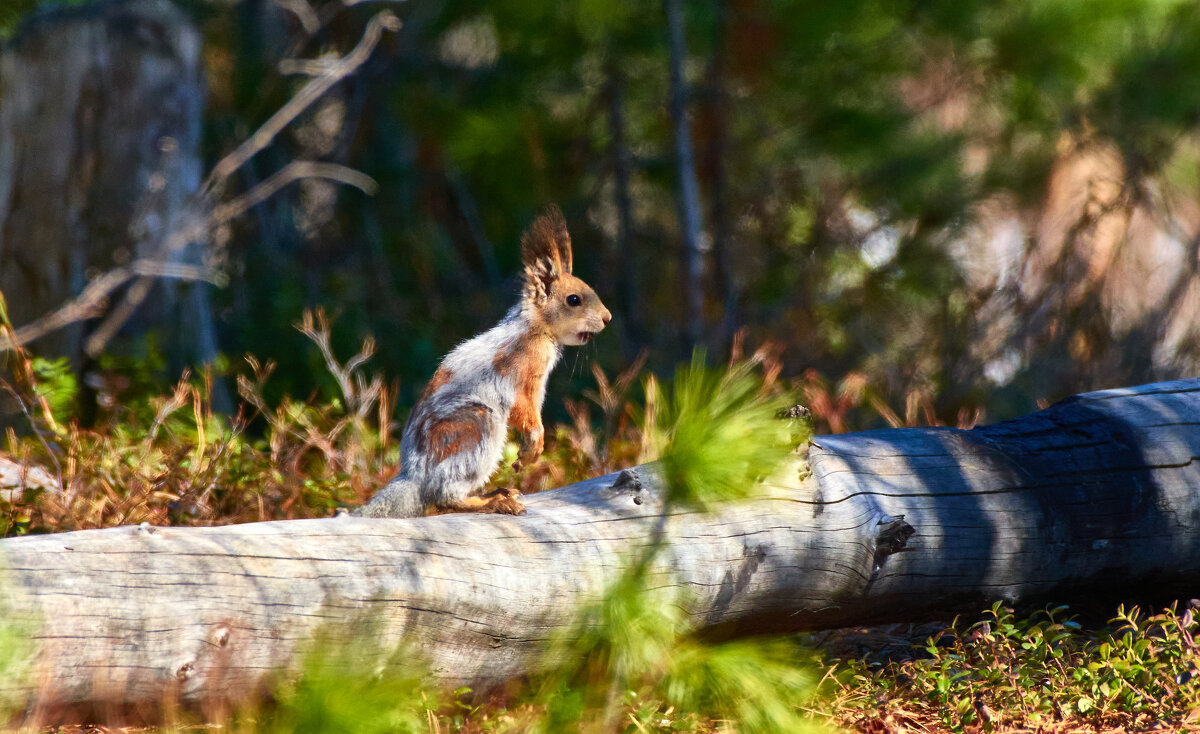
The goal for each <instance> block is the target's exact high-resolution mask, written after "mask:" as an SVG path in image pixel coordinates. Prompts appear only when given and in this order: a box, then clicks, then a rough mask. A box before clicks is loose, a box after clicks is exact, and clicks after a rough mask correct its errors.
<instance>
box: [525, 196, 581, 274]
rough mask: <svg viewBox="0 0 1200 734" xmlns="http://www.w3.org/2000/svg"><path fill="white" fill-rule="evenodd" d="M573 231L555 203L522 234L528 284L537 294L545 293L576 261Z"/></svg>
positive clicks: (569, 270) (568, 271)
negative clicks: (572, 239)
mask: <svg viewBox="0 0 1200 734" xmlns="http://www.w3.org/2000/svg"><path fill="white" fill-rule="evenodd" d="M572 261H573V257H572V255H571V235H570V234H568V233H567V222H566V220H565V219H563V215H562V212H561V211H560V210H559V208H558V207H557V206H555V205H553V204H551V205H550V206H549V207H547V208H546V211H545V212H543V213H542V215H541V216H539V217H538V218H537V219H535V220H533V224H531V225H529V229H527V230H525V234H524V235H522V236H521V262H522V264H524V266H525V284H526V286H527V287H528V288H530V289H532V291H533V293H534V294H535V295H538V296H541V297H545V296H547V295H549V293H550V287H551V285H553V283H554V281H556V280H558V278H559V277H560V276H562V274H563V273H570V272H571V269H572V265H573V262H572Z"/></svg>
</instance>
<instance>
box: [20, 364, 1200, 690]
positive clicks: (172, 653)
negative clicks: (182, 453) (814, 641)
mask: <svg viewBox="0 0 1200 734" xmlns="http://www.w3.org/2000/svg"><path fill="white" fill-rule="evenodd" d="M1197 456H1200V380H1186V381H1179V382H1170V383H1159V384H1154V385H1146V386H1142V387H1137V388H1130V389H1122V390H1112V391H1105V392H1097V393H1088V394H1085V395H1080V396H1077V397H1075V398H1072V399H1070V400H1067V401H1065V402H1063V403H1060V404H1058V405H1055V406H1053V407H1051V408H1049V409H1047V410H1044V411H1041V412H1038V413H1035V414H1032V415H1029V416H1026V417H1024V418H1021V419H1018V420H1015V421H1009V422H1006V423H1000V424H997V425H993V426H987V427H983V428H979V429H975V430H971V431H958V430H953V429H944V428H927V429H898V430H883V431H870V432H866V433H859V434H845V435H840V436H819V437H817V438H816V439H814V441H813V444H812V446H811V447H810V451H809V457H808V460H809V461H808V467H809V468H810V469H811V471H810V472H808V471H806V472H804V474H803V477H802V476H801V473H800V470H801V468H802V467H801V466H800V465H799V464H798V465H797V466H796V467H793V468H792V470H789V472H788V476H786V477H784V478H783V479H780V480H776V481H773V482H771V483H770V486H769V487H768V494H767V495H766V496H764V497H763V498H761V499H756V500H754V501H751V502H748V503H744V504H737V505H728V506H724V507H721V508H720V509H719V510H718V511H717V512H715V513H713V514H710V515H703V514H696V513H690V512H688V513H674V514H672V515H671V516H670V517H669V518H668V520H667V522H666V524H665V532H666V538H667V545H666V547H665V549H664V551H663V553H662V555H661V556H660V563H659V570H658V573H659V574H660V576H659V578H658V579H657V582H658V583H660V584H661V585H664V586H668V587H669V586H673V587H675V588H677V589H679V590H681V591H684V592H686V595H685V599H686V604H687V608H688V611H689V612H690V613H691V615H692V617H693V618H694V620H695V622H696V623H697V624H698V626H699V627H701V628H706V629H712V628H719V629H721V630H722V631H723V632H729V633H736V632H738V631H759V630H764V629H772V630H785V629H804V628H815V627H823V626H839V625H849V624H861V623H867V622H881V621H887V620H908V619H916V618H921V617H927V616H929V615H949V614H952V613H955V612H959V611H967V612H971V611H977V610H978V609H979V608H980V606H981V605H984V604H986V603H988V602H989V601H992V600H998V599H1006V600H1010V601H1016V600H1025V599H1030V598H1035V597H1037V598H1041V597H1047V598H1058V599H1061V600H1066V601H1070V600H1071V599H1073V598H1078V595H1080V594H1084V595H1090V594H1093V593H1095V592H1097V591H1103V592H1113V591H1119V590H1120V589H1121V588H1122V587H1125V586H1132V585H1144V584H1147V583H1152V584H1153V583H1171V584H1176V585H1179V584H1183V585H1186V584H1194V583H1195V582H1196V581H1198V580H1200V492H1198V490H1200V467H1198V465H1197V462H1196V458H1197ZM526 504H527V507H528V514H527V515H525V516H523V517H509V516H479V515H447V516H440V517H433V518H421V519H412V520H380V519H367V518H355V517H340V518H333V519H328V520H305V521H291V522H268V523H256V524H248V525H240V526H231V527H223V528H203V529H184V528H178V529H176V528H150V527H126V528H117V529H111V530H96V531H83V532H76V533H67V534H61V535H51V536H40V537H26V538H17V539H10V540H5V541H3V542H2V543H0V549H2V551H3V554H4V563H5V565H6V566H7V571H6V572H5V573H6V577H7V585H8V587H9V588H8V593H7V601H6V602H5V604H6V605H7V606H8V607H9V609H8V610H7V612H6V617H7V618H9V619H31V620H33V624H34V626H35V629H36V630H37V632H36V641H37V644H38V645H39V649H38V652H37V656H36V659H37V665H38V675H37V676H36V678H35V681H36V682H38V683H40V685H41V686H42V693H41V694H40V695H41V696H42V698H43V699H44V700H48V701H57V702H69V701H86V700H94V699H104V698H118V699H123V700H127V701H132V700H147V699H149V700H154V699H157V698H158V697H160V696H162V695H163V693H164V691H166V690H169V689H174V690H176V692H177V693H180V694H182V695H183V696H184V697H186V698H191V699H197V698H203V697H206V696H212V695H216V696H224V695H235V696H236V695H239V694H245V693H246V692H248V691H251V690H253V689H254V688H255V686H256V685H257V684H259V683H260V682H261V681H262V680H263V677H264V675H265V674H266V673H267V672H268V671H270V670H271V669H273V668H276V667H278V666H284V665H286V664H288V663H289V662H291V661H292V660H293V659H294V653H295V651H296V649H297V646H298V645H299V644H300V643H302V642H303V641H304V640H306V639H308V638H309V636H310V635H311V634H312V633H313V631H314V629H316V628H317V627H318V626H319V625H329V626H330V627H332V628H334V629H337V628H339V627H340V628H342V629H349V630H350V631H353V630H354V629H363V623H362V620H363V619H364V618H366V617H368V616H369V617H370V618H371V619H372V620H373V624H374V625H375V626H374V627H372V630H373V634H375V635H377V636H378V638H379V645H380V646H381V647H386V646H388V645H392V644H394V643H397V642H399V641H400V640H401V639H403V638H406V637H407V638H409V639H412V640H415V641H417V642H418V644H419V645H420V648H421V649H422V650H423V651H424V652H425V653H426V654H427V655H428V656H429V658H430V659H431V660H432V662H433V665H434V668H435V670H436V671H437V674H438V675H439V676H442V677H443V678H445V679H446V680H447V681H448V682H449V681H463V680H475V681H479V680H497V679H502V678H505V677H508V676H512V675H515V674H518V673H521V672H523V671H526V670H528V669H529V666H530V665H531V664H533V663H534V662H535V661H536V660H537V655H538V653H539V651H540V649H541V645H542V643H543V641H545V640H546V639H547V638H548V637H549V636H550V635H551V634H552V633H554V632H556V631H559V630H562V629H563V628H564V626H565V625H567V624H568V623H569V622H570V621H571V619H572V613H573V610H574V609H575V608H576V607H577V606H578V605H579V604H580V603H582V602H586V601H588V600H591V599H594V598H596V596H597V595H598V594H599V593H600V592H601V590H602V589H603V588H604V587H605V585H606V584H607V583H609V582H611V581H612V580H613V579H614V578H615V576H616V574H617V573H619V570H620V568H621V566H622V562H623V559H625V558H626V557H627V555H628V554H629V552H630V551H631V550H633V549H635V548H637V547H639V546H641V545H643V544H645V543H646V542H648V539H649V538H650V537H651V535H652V533H653V532H654V527H655V525H656V523H657V518H658V511H659V509H660V508H661V503H660V500H659V492H658V485H657V483H656V480H655V476H654V472H653V469H652V468H651V467H640V468H638V469H636V470H632V471H631V472H629V473H628V474H625V475H623V477H619V476H618V475H612V476H608V477H602V478H599V479H595V480H592V481H588V482H583V483H581V484H578V485H573V486H571V487H567V488H564V489H561V490H556V491H552V492H545V493H543V494H540V495H536V496H531V497H528V498H527V503H526ZM901 516H903V517H904V520H905V521H906V522H907V523H908V524H909V525H911V530H914V531H915V534H912V535H911V537H907V536H908V530H909V529H910V528H909V527H908V526H907V525H905V524H904V523H900V522H897V521H896V518H899V517H901ZM905 540H907V542H904V541H905ZM897 551H898V552H897ZM5 685H8V686H14V685H16V684H14V683H13V682H11V681H4V682H0V689H2V688H3V686H5ZM17 692H18V693H23V694H25V695H28V693H29V691H28V690H27V689H20V690H18V691H17Z"/></svg>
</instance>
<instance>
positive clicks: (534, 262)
mask: <svg viewBox="0 0 1200 734" xmlns="http://www.w3.org/2000/svg"><path fill="white" fill-rule="evenodd" d="M521 261H522V263H523V264H524V265H525V280H524V285H523V289H522V297H523V298H524V300H525V302H526V303H528V304H529V305H530V306H532V307H533V312H534V314H535V315H536V316H537V317H538V319H539V320H540V321H541V322H542V324H543V325H544V326H545V327H546V328H547V330H549V331H550V333H551V334H552V335H553V336H554V338H555V340H557V341H558V342H559V343H560V344H568V345H571V346H580V345H582V344H587V343H588V342H589V341H591V339H592V337H593V336H595V335H596V334H597V332H599V331H601V330H602V329H603V328H604V327H605V326H606V325H607V324H608V322H609V321H611V320H612V314H611V313H610V312H609V310H608V309H607V308H605V307H604V304H603V303H601V302H600V297H599V296H597V295H596V291H594V290H592V287H591V286H590V285H588V284H587V283H584V282H583V281H582V280H580V279H579V278H576V277H575V276H574V275H572V274H571V267H572V265H573V256H572V254H571V235H570V234H568V233H567V223H566V221H565V220H564V219H563V215H562V212H561V211H559V209H558V207H557V206H554V205H551V206H550V207H549V208H547V209H546V211H545V213H543V214H542V215H541V216H539V217H538V218H537V219H535V220H534V222H533V224H531V225H529V229H528V230H526V231H525V234H524V235H523V236H522V237H521Z"/></svg>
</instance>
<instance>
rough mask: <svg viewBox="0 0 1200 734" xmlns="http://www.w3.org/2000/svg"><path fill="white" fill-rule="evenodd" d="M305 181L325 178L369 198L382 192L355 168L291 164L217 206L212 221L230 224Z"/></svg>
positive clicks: (319, 164)
mask: <svg viewBox="0 0 1200 734" xmlns="http://www.w3.org/2000/svg"><path fill="white" fill-rule="evenodd" d="M302 178H324V179H329V180H331V181H337V182H339V183H344V184H346V185H347V186H353V187H354V188H356V189H358V190H360V191H362V192H363V193H365V194H368V195H374V194H375V192H376V191H377V190H378V189H379V186H378V184H376V183H375V179H373V178H371V177H370V176H368V175H367V174H365V173H362V172H361V171H356V170H354V169H353V168H348V167H346V166H342V165H338V164H337V163H318V162H315V161H292V162H291V163H289V164H287V165H286V166H284V167H283V168H281V169H280V170H279V171H278V172H276V173H275V174H274V175H273V176H271V177H270V178H268V179H267V180H266V181H263V182H262V183H260V184H259V185H257V186H255V187H254V188H252V189H250V190H249V191H247V192H246V193H244V194H242V195H241V196H239V197H238V198H236V199H234V200H233V201H230V202H226V203H224V204H221V205H220V206H217V207H216V208H215V209H213V215H212V216H213V219H214V221H215V222H216V223H217V224H221V223H224V222H227V221H229V220H230V219H233V218H234V217H236V216H238V215H240V214H243V213H245V212H246V211H248V210H249V209H251V208H253V207H255V206H257V205H258V204H261V203H262V202H263V201H266V200H267V199H269V198H271V197H272V196H274V195H275V194H276V193H278V192H279V190H280V189H282V188H284V187H285V186H287V185H288V184H291V183H293V182H295V181H297V180H299V179H302Z"/></svg>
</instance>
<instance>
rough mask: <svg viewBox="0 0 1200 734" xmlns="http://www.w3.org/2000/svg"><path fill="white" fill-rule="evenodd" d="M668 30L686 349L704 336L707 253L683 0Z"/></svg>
mask: <svg viewBox="0 0 1200 734" xmlns="http://www.w3.org/2000/svg"><path fill="white" fill-rule="evenodd" d="M666 10H667V31H668V35H669V37H670V49H671V62H670V63H671V73H670V78H671V81H670V84H671V93H670V97H671V122H672V124H673V125H674V127H675V166H676V169H677V170H678V172H679V229H680V234H681V235H682V237H683V283H684V286H683V292H684V316H683V326H684V328H683V332H684V335H685V336H686V338H687V344H686V347H687V348H686V350H685V351H686V352H687V353H688V354H690V353H691V351H692V349H693V348H694V347H695V346H696V345H698V344H700V341H701V339H703V337H704V253H703V251H702V250H701V243H700V236H701V233H700V183H699V181H698V180H697V179H696V154H695V152H694V151H693V149H692V126H691V123H690V121H689V120H688V98H689V96H690V95H689V94H688V87H687V79H686V78H685V77H684V69H683V65H684V63H685V62H686V61H687V45H686V41H685V38H684V30H685V29H684V20H683V8H682V6H681V4H680V0H666Z"/></svg>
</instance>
